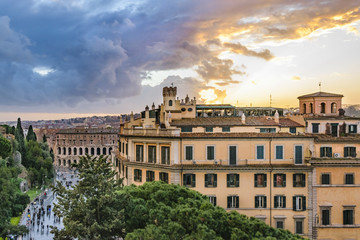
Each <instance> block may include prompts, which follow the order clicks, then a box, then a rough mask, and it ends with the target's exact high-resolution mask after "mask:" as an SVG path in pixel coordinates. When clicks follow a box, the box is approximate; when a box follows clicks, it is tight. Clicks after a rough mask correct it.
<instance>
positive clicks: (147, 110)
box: [145, 105, 150, 119]
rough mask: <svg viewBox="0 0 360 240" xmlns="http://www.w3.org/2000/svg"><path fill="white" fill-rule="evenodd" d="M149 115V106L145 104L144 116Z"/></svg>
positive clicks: (147, 116)
mask: <svg viewBox="0 0 360 240" xmlns="http://www.w3.org/2000/svg"><path fill="white" fill-rule="evenodd" d="M149 117H150V114H149V106H148V105H146V107H145V118H146V119H148V118H149Z"/></svg>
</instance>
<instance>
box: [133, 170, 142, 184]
mask: <svg viewBox="0 0 360 240" xmlns="http://www.w3.org/2000/svg"><path fill="white" fill-rule="evenodd" d="M134 181H135V182H141V181H142V170H140V169H134Z"/></svg>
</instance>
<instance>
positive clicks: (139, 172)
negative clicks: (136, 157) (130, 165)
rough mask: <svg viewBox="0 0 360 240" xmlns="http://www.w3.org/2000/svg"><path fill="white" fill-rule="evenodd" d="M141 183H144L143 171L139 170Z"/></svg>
mask: <svg viewBox="0 0 360 240" xmlns="http://www.w3.org/2000/svg"><path fill="white" fill-rule="evenodd" d="M139 175H140V182H142V170H139Z"/></svg>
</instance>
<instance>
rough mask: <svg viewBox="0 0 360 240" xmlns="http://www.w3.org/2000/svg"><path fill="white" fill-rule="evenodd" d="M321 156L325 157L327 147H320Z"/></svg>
mask: <svg viewBox="0 0 360 240" xmlns="http://www.w3.org/2000/svg"><path fill="white" fill-rule="evenodd" d="M320 157H325V148H324V147H321V148H320Z"/></svg>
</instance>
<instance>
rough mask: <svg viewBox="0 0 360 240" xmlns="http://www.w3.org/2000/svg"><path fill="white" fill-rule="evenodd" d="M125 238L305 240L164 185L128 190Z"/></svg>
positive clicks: (186, 191)
mask: <svg viewBox="0 0 360 240" xmlns="http://www.w3.org/2000/svg"><path fill="white" fill-rule="evenodd" d="M119 197H120V198H124V197H127V198H128V199H129V201H128V203H127V205H126V207H125V224H126V232H127V233H128V234H127V235H126V238H125V239H127V240H128V239H301V237H299V236H296V235H293V234H291V233H290V232H289V231H286V230H282V229H274V228H271V227H269V226H268V225H266V224H265V223H264V222H262V221H259V220H257V219H255V218H248V217H247V216H245V215H241V214H239V213H237V212H235V211H232V212H226V211H225V210H224V209H222V208H220V207H214V206H213V205H211V204H210V202H209V201H208V199H207V197H206V196H204V195H201V194H200V193H198V192H195V191H193V190H190V189H188V188H185V187H182V186H179V185H169V184H166V183H163V182H151V183H145V184H144V185H142V186H139V187H136V186H130V187H125V188H124V190H123V191H121V192H119Z"/></svg>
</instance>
